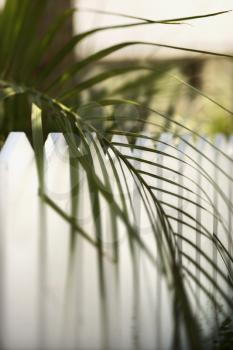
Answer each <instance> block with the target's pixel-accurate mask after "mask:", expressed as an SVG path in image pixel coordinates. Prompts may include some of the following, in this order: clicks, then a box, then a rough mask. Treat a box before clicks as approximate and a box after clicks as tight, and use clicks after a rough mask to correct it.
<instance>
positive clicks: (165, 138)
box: [156, 132, 173, 151]
mask: <svg viewBox="0 0 233 350" xmlns="http://www.w3.org/2000/svg"><path fill="white" fill-rule="evenodd" d="M172 140H173V137H172V134H171V133H170V132H164V133H162V134H160V136H159V140H158V142H157V146H156V148H157V149H158V150H159V151H163V150H164V149H166V148H167V147H168V145H170V144H172ZM167 144H168V145H167Z"/></svg>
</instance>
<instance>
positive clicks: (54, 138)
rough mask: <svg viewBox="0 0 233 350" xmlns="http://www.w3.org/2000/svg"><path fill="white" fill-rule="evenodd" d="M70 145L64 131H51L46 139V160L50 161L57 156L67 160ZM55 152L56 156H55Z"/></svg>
mask: <svg viewBox="0 0 233 350" xmlns="http://www.w3.org/2000/svg"><path fill="white" fill-rule="evenodd" d="M67 151H68V145H67V142H66V140H65V137H64V135H63V134H62V133H50V134H49V135H48V137H47V140H46V141H45V145H44V153H45V160H46V161H47V162H48V161H49V160H50V159H52V160H54V159H55V158H57V159H60V160H63V161H64V160H66V159H67V154H68V152H67ZM54 154H55V155H56V157H54Z"/></svg>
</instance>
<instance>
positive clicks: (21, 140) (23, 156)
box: [0, 132, 34, 166]
mask: <svg viewBox="0 0 233 350" xmlns="http://www.w3.org/2000/svg"><path fill="white" fill-rule="evenodd" d="M33 157H34V152H33V149H32V147H31V145H30V142H29V141H28V139H27V137H26V134H25V133H23V132H11V133H10V134H9V135H8V137H7V139H6V141H5V143H4V145H3V147H2V149H1V152H0V162H1V163H3V164H6V165H8V166H9V165H11V164H14V166H22V165H23V164H25V163H27V162H28V161H30V160H32V159H33Z"/></svg>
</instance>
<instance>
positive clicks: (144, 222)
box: [0, 133, 233, 349]
mask: <svg viewBox="0 0 233 350" xmlns="http://www.w3.org/2000/svg"><path fill="white" fill-rule="evenodd" d="M112 141H113V142H114V145H115V147H116V148H117V149H118V150H119V151H120V152H122V153H123V154H125V155H127V157H128V159H129V160H130V162H131V163H132V164H133V165H134V166H135V167H137V169H139V170H140V174H141V175H142V176H143V178H144V179H145V180H146V182H147V184H149V185H151V188H152V189H153V192H154V193H155V194H156V196H157V198H158V199H159V200H160V202H161V203H162V206H163V209H164V210H165V212H166V214H167V215H168V216H169V221H170V223H171V226H172V228H173V230H174V232H175V233H177V234H179V235H181V236H182V237H183V238H184V239H181V238H179V236H177V240H178V244H179V245H180V248H181V250H182V251H183V253H184V256H183V264H184V266H185V267H186V269H187V270H188V273H187V272H186V275H187V276H188V279H187V280H188V282H187V283H189V285H190V288H191V289H190V290H192V288H193V289H194V292H195V288H197V287H196V283H195V282H194V280H193V279H192V278H191V277H190V276H191V275H192V274H193V276H196V277H197V278H198V279H199V281H200V282H201V283H203V285H204V286H205V288H206V289H207V290H208V291H209V292H210V293H212V292H213V290H214V288H213V286H212V284H211V282H210V281H209V280H208V278H207V277H206V275H205V272H207V273H209V274H210V275H211V276H212V277H213V278H214V279H215V280H216V281H217V283H219V284H220V285H221V288H223V287H224V285H225V291H226V295H227V296H229V293H230V291H229V286H228V284H227V282H226V280H225V279H224V278H223V277H222V276H221V274H219V273H217V272H216V271H213V267H212V266H211V265H210V264H209V262H208V259H207V258H208V257H209V258H210V259H212V260H214V261H215V262H216V264H217V266H218V267H219V269H220V271H222V272H223V273H224V274H225V275H226V276H227V269H226V265H227V266H228V268H231V263H230V262H229V259H228V260H227V261H226V264H224V263H223V260H222V257H221V256H220V254H219V252H217V250H216V249H215V248H214V247H213V243H212V242H211V240H210V239H209V238H208V233H210V234H213V232H215V233H216V235H217V237H218V238H219V240H220V241H221V243H222V244H223V245H224V246H225V247H226V249H227V251H228V252H229V253H230V254H231V253H232V251H231V247H232V245H231V238H232V236H231V233H232V225H233V214H232V213H233V211H232V207H231V206H233V186H232V180H231V178H232V177H233V137H232V138H230V140H226V139H225V138H224V137H223V136H222V135H218V136H217V137H216V139H215V142H214V144H215V146H216V147H217V148H218V149H219V150H220V151H219V150H216V149H214V148H213V147H212V146H211V145H210V144H209V143H208V142H206V141H205V140H204V139H202V138H199V139H198V140H193V138H192V137H191V136H190V135H186V136H183V137H182V139H179V140H178V142H177V140H174V139H173V138H172V136H171V135H170V134H163V135H162V136H161V137H160V139H159V140H158V142H154V143H153V142H152V141H151V140H150V139H149V138H144V137H143V135H142V137H141V138H140V139H138V140H137V142H136V145H138V146H139V147H138V148H137V147H135V148H134V151H133V152H132V151H131V149H130V148H129V147H128V141H127V139H126V138H125V137H123V136H120V135H114V136H113V139H112ZM91 147H92V148H91V152H92V155H93V159H94V163H95V171H96V174H97V175H98V176H99V177H100V178H101V179H104V176H103V173H102V170H101V165H100V162H99V160H98V156H97V154H96V152H95V148H94V146H93V145H92V146H91ZM142 147H143V148H142ZM149 148H153V149H154V150H157V153H153V152H150V151H148V149H149ZM99 149H100V147H99ZM199 151H200V152H202V153H203V155H201V154H200V153H199ZM221 151H223V152H224V153H225V154H226V155H227V157H228V158H227V157H226V156H224V155H223V154H222V153H221ZM101 152H102V155H103V157H106V169H107V171H108V175H109V180H110V183H111V186H112V188H113V189H115V192H114V197H115V200H116V201H117V202H118V203H119V205H121V204H120V203H121V199H120V198H121V197H120V193H119V188H118V186H117V184H116V178H115V176H114V174H113V170H112V169H113V168H112V167H111V166H110V162H109V158H108V157H107V155H106V156H105V155H104V153H103V151H101ZM44 154H45V166H44V168H45V169H44V172H45V182H46V194H47V195H48V197H49V198H51V199H52V200H53V201H54V203H56V205H57V206H59V208H61V209H62V210H63V211H64V212H65V213H67V215H70V211H71V196H70V190H71V183H70V165H69V153H68V146H67V144H66V142H65V139H64V137H63V136H62V135H61V134H51V135H49V136H48V139H47V141H46V144H45V152H44ZM109 156H110V157H111V159H112V160H113V161H114V164H115V168H116V170H117V172H118V174H119V180H120V183H121V184H122V188H123V189H124V191H125V193H127V196H126V197H128V202H127V207H128V208H129V211H130V208H131V205H132V204H133V207H134V212H135V213H134V214H135V216H133V214H132V222H133V223H134V224H135V225H137V226H138V227H139V230H140V236H141V238H142V240H143V242H144V243H145V245H146V246H147V247H149V248H151V249H152V251H153V254H154V256H155V258H156V256H157V255H158V253H157V251H156V249H155V248H154V247H156V246H155V243H154V237H153V234H152V232H151V224H150V222H149V219H148V215H147V214H146V210H145V205H144V204H143V201H142V199H141V198H140V196H139V190H138V187H137V186H138V184H137V182H135V181H134V180H133V178H132V174H131V173H130V171H129V170H127V169H126V167H125V165H124V164H122V163H121V162H118V161H116V159H115V158H114V155H113V153H111V151H109ZM131 157H136V158H141V159H144V160H145V161H148V162H139V161H138V160H135V159H132V158H131ZM149 162H154V163H156V164H157V165H151V164H150V163H149ZM121 167H123V169H124V170H125V177H124V176H123V174H122V168H121ZM78 171H79V180H78V183H79V186H80V188H81V192H80V195H79V199H78V210H77V222H78V224H79V225H80V226H81V227H82V228H84V229H85V231H86V232H89V233H90V235H91V236H93V238H95V234H94V231H95V222H94V220H98V219H99V220H101V222H102V234H103V237H102V242H103V247H104V251H105V252H106V254H108V255H109V256H111V254H112V251H113V243H114V242H113V238H112V233H111V229H112V225H111V215H110V212H109V209H108V206H107V204H106V202H105V200H104V199H103V198H101V201H100V204H101V218H95V219H94V218H93V214H92V210H91V197H90V193H89V190H88V181H87V176H86V174H85V171H84V170H83V169H82V168H79V170H78ZM181 174H183V175H181ZM163 178H166V180H165V179H163ZM125 180H126V181H125ZM126 184H127V185H126ZM177 184H178V185H177ZM229 203H231V204H229ZM177 208H178V209H179V210H177ZM43 215H44V216H45V218H44V220H42V216H43ZM130 215H131V214H130ZM156 215H157V214H156V212H155V213H154V216H155V217H156ZM197 222H199V223H201V224H198V223H197ZM117 226H118V229H119V228H120V229H119V230H118V232H120V235H119V236H118V238H117V243H118V247H119V256H120V259H119V265H118V267H116V265H115V264H113V263H112V262H111V261H109V259H108V258H104V268H105V274H106V281H107V282H106V286H107V287H106V291H107V292H106V293H107V294H106V308H104V306H103V305H102V304H101V297H100V290H101V288H100V281H99V277H98V276H99V275H98V253H97V250H96V248H95V247H93V246H91V245H90V244H89V243H88V242H87V241H86V240H85V239H84V238H83V237H82V236H78V239H77V240H76V243H75V249H74V250H73V254H71V253H70V225H69V223H68V222H66V221H65V220H64V219H63V218H62V217H61V216H59V215H58V214H57V213H56V212H55V211H54V210H53V209H52V208H50V207H46V209H44V207H42V205H41V201H40V199H39V197H38V180H37V170H36V162H35V156H34V152H33V149H32V147H31V145H30V143H29V142H28V140H27V138H26V136H25V134H23V133H11V134H10V135H9V137H8V139H7V140H6V142H5V144H4V146H3V148H2V150H1V152H0V259H1V264H0V280H1V286H0V298H1V299H0V307H1V311H0V329H1V339H0V341H1V346H2V347H3V348H7V349H19V348H22V349H38V348H53V349H59V348H62V349H66V348H75V349H77V348H78V349H102V348H104V346H105V347H106V344H107V348H113V349H115V348H121V349H134V348H136V347H141V348H143V349H155V348H158V349H160V348H164V349H168V348H169V346H170V345H171V340H172V334H173V327H174V322H173V310H172V309H171V303H169V300H170V297H169V295H170V294H169V293H170V292H169V289H168V286H167V284H166V281H165V278H164V277H163V276H162V275H161V274H159V273H158V271H157V269H156V268H155V267H154V266H153V265H152V263H151V262H150V261H149V260H148V258H147V257H146V256H144V254H143V253H142V252H141V251H140V249H138V250H137V271H136V275H137V277H136V278H135V265H134V264H133V263H132V260H131V253H130V248H129V242H128V235H127V230H126V228H125V226H124V225H123V223H122V222H121V221H120V220H117ZM203 233H206V235H204V234H203ZM188 241H190V242H191V244H190V243H189V242H188ZM192 243H193V246H192ZM195 247H200V248H201V249H202V251H203V252H205V253H206V255H207V258H206V257H205V256H203V255H201V254H199V252H198V250H197V249H195ZM187 256H189V257H190V258H191V259H193V260H194V261H196V262H198V263H199V264H200V266H201V267H202V268H203V270H204V272H203V271H197V269H196V267H195V264H193V263H192V261H191V260H188V259H187ZM117 268H118V269H119V271H118V276H119V277H118V283H117V282H116V278H115V275H116V269H117ZM189 277H190V278H189ZM215 292H216V293H218V290H217V291H216V288H215ZM198 293H199V294H198V295H199V297H198V300H197V304H195V302H194V311H195V305H196V311H195V313H196V314H197V315H198V317H199V319H200V322H202V320H203V319H204V316H203V314H202V313H201V312H200V310H201V307H204V311H205V312H206V314H207V316H206V317H207V318H206V319H207V320H208V322H209V324H208V322H207V323H206V319H205V321H203V322H204V324H205V326H204V328H205V327H206V329H207V328H208V327H209V326H210V328H211V318H212V317H211V316H212V314H211V310H212V305H211V302H210V300H209V297H208V296H206V295H205V293H204V292H203V291H201V290H199V292H198ZM190 296H191V292H190ZM229 297H230V296H229ZM217 300H219V301H220V303H221V304H222V305H223V308H224V307H225V302H224V298H223V296H222V295H221V293H220V295H219V299H217ZM198 302H199V303H200V305H199V304H198ZM207 326H208V327H207ZM183 346H184V348H185V343H184V344H183Z"/></svg>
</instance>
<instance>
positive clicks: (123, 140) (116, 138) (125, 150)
mask: <svg viewBox="0 0 233 350" xmlns="http://www.w3.org/2000/svg"><path fill="white" fill-rule="evenodd" d="M111 142H112V143H113V144H114V143H116V144H114V147H115V148H116V149H117V150H118V151H119V152H120V153H122V154H124V155H125V156H128V155H131V154H132V152H131V149H130V147H128V146H124V145H129V140H128V138H127V137H126V136H125V135H117V134H115V135H113V137H112V140H111ZM118 143H119V145H118ZM121 144H122V145H121Z"/></svg>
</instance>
